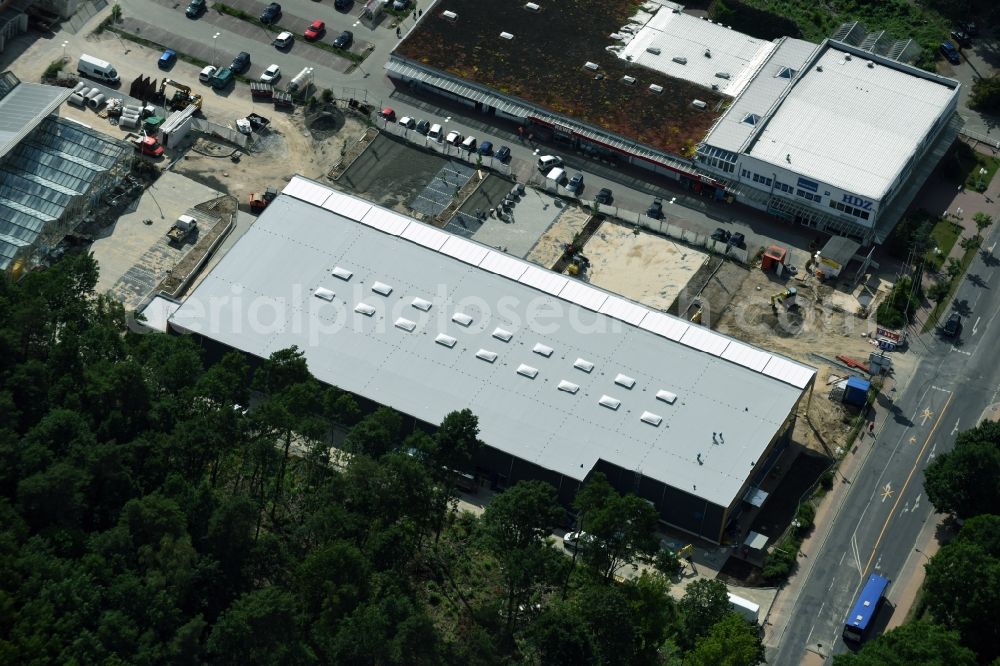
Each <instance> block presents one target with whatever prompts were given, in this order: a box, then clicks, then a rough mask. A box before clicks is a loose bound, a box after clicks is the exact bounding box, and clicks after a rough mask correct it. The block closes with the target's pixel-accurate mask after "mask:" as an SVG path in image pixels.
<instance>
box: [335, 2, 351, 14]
mask: <svg viewBox="0 0 1000 666" xmlns="http://www.w3.org/2000/svg"><path fill="white" fill-rule="evenodd" d="M353 4H354V0H333V8H334V9H336V10H337V11H338V12H346V11H347V10H348V9H350V8H351V5H353Z"/></svg>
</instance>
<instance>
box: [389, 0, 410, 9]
mask: <svg viewBox="0 0 1000 666" xmlns="http://www.w3.org/2000/svg"><path fill="white" fill-rule="evenodd" d="M409 6H410V0H393V3H392V8H393V9H395V10H396V11H397V12H401V11H403V10H404V9H406V8H407V7H409Z"/></svg>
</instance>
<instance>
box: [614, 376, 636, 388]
mask: <svg viewBox="0 0 1000 666" xmlns="http://www.w3.org/2000/svg"><path fill="white" fill-rule="evenodd" d="M615 384H618V386H624V387H625V388H627V389H630V388H632V387H633V386H635V380H634V379H633V378H631V377H629V376H628V375H622V374H619V375H618V376H617V377H615Z"/></svg>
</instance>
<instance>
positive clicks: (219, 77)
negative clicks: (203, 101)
mask: <svg viewBox="0 0 1000 666" xmlns="http://www.w3.org/2000/svg"><path fill="white" fill-rule="evenodd" d="M235 78H236V77H234V76H233V72H232V70H230V69H228V68H226V67H223V68H222V69H220V70H219V71H217V72H216V73H215V76H213V77H212V78H211V79H210V80H209V82H208V84H209V85H210V86H212V87H213V88H215V89H216V90H222V89H224V88H226V87H228V86H229V84H230V83H232V82H233V81H234V80H235Z"/></svg>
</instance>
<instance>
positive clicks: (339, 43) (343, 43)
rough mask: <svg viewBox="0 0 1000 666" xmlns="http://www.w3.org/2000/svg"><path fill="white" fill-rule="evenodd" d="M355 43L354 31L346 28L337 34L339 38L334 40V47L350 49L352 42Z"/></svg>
mask: <svg viewBox="0 0 1000 666" xmlns="http://www.w3.org/2000/svg"><path fill="white" fill-rule="evenodd" d="M353 43H354V33H353V32H351V31H350V30H345V31H344V32H342V33H340V34H339V35H337V39H335V40H333V47H334V48H337V49H348V48H350V47H351V44H353Z"/></svg>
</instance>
